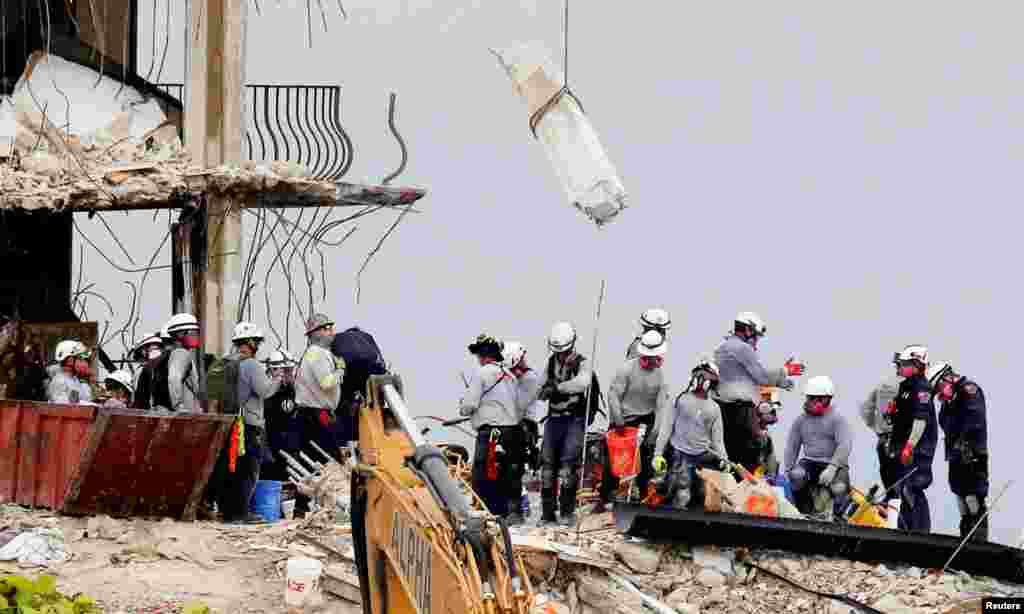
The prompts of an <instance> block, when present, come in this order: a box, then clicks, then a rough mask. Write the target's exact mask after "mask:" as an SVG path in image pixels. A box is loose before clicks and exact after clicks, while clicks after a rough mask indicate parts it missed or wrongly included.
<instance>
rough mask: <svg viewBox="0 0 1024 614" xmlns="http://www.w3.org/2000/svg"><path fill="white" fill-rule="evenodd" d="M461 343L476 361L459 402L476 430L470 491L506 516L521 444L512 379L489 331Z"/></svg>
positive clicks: (515, 491)
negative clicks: (476, 366)
mask: <svg viewBox="0 0 1024 614" xmlns="http://www.w3.org/2000/svg"><path fill="white" fill-rule="evenodd" d="M467 349H468V350H469V353H470V354H473V355H474V356H475V357H476V359H477V362H478V363H479V365H480V368H479V369H477V371H476V372H475V373H474V374H473V376H472V378H470V380H469V387H468V388H467V389H466V394H465V396H463V397H462V400H461V401H460V402H459V414H461V415H463V416H469V419H470V424H472V425H473V430H475V431H476V432H477V436H476V448H475V449H474V451H473V474H472V481H473V491H474V492H476V494H477V495H479V496H480V499H481V500H483V502H484V505H486V506H487V509H488V511H490V512H491V513H492V514H494V515H495V516H501V517H506V516H508V515H509V514H510V513H511V514H517V513H518V509H519V496H520V494H521V491H522V481H521V480H522V473H521V471H522V466H523V456H524V452H525V447H526V437H525V435H524V433H523V428H522V426H521V424H520V422H521V421H522V413H521V412H520V410H519V406H518V405H519V398H518V394H519V392H518V382H517V381H516V377H515V375H512V373H511V372H510V371H509V370H508V369H506V368H505V367H504V366H502V362H503V361H504V356H503V355H502V349H504V346H503V344H502V343H501V342H499V341H498V340H497V339H495V338H494V337H491V336H490V335H487V334H481V335H479V336H478V337H477V338H476V340H475V341H474V342H473V343H471V344H469V346H468V348H467ZM517 476H518V479H516V478H517ZM513 520H517V519H516V518H513Z"/></svg>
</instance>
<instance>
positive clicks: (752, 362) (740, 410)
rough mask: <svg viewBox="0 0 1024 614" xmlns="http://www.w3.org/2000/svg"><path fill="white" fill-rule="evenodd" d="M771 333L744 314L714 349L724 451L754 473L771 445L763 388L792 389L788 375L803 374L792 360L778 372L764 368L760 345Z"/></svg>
mask: <svg viewBox="0 0 1024 614" xmlns="http://www.w3.org/2000/svg"><path fill="white" fill-rule="evenodd" d="M767 332H768V328H767V327H766V326H765V325H764V322H763V321H762V320H761V317H760V316H758V315H757V314H756V313H753V312H750V311H745V312H743V313H740V314H739V315H737V316H736V320H735V322H734V324H733V333H732V334H731V335H730V336H728V337H726V338H725V340H724V341H723V342H722V343H720V344H719V345H718V347H717V348H716V349H715V355H714V361H715V364H717V365H718V370H719V384H718V393H717V396H716V398H715V400H716V401H717V402H718V405H719V407H721V408H722V420H723V421H724V424H725V448H726V450H728V452H729V458H730V459H731V460H732V461H733V462H735V463H739V464H741V465H743V466H744V467H746V468H747V469H748V470H751V471H753V470H754V468H755V467H756V466H757V465H758V463H759V462H760V458H761V450H762V449H763V448H765V447H767V445H768V432H767V431H766V430H765V429H764V428H763V427H762V426H761V419H760V415H759V414H758V412H757V406H758V404H759V403H760V401H761V390H760V386H777V387H779V388H782V389H784V390H789V389H791V388H792V387H793V382H791V381H790V380H789V379H787V378H788V377H789V376H799V375H801V374H802V373H803V365H802V364H801V363H799V362H797V361H796V360H795V359H790V360H789V361H788V362H786V364H785V365H784V366H783V367H781V368H778V369H771V370H769V369H765V368H764V367H763V366H762V365H761V360H760V359H759V358H758V356H757V344H758V342H759V341H760V340H761V338H762V337H764V335H765V334H766V333H767Z"/></svg>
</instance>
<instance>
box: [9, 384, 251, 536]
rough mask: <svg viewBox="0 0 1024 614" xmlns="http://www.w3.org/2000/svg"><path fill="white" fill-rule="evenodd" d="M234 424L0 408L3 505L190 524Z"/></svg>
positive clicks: (118, 412) (105, 411)
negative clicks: (168, 519) (168, 518)
mask: <svg viewBox="0 0 1024 614" xmlns="http://www.w3.org/2000/svg"><path fill="white" fill-rule="evenodd" d="M12 405H13V407H12ZM55 416H56V417H59V418H54V417H55ZM76 418H77V421H76ZM232 419H233V417H232V416H222V415H216V414H167V413H162V412H140V411H134V410H128V409H109V408H100V407H86V406H77V405H46V404H41V403H31V402H16V401H0V446H2V447H0V502H3V501H13V502H16V503H21V504H23V505H33V506H40V507H49V508H51V509H57V510H60V511H62V512H65V513H68V514H97V513H104V514H110V515H111V516H132V515H143V516H171V517H175V518H182V519H185V520H191V519H193V518H194V517H195V512H196V508H197V506H198V503H199V500H200V498H201V497H202V493H203V490H204V489H205V487H206V484H207V482H208V481H209V479H210V474H211V473H212V472H213V467H214V464H215V462H216V460H217V456H218V455H219V454H220V450H221V448H222V447H223V445H224V442H225V440H226V438H227V433H228V430H229V429H230V427H231V421H232ZM57 420H59V422H58V421H57ZM44 427H45V428H44ZM33 429H35V430H33ZM41 433H51V434H48V435H45V436H44V435H42V434H41ZM44 442H45V444H44ZM12 443H13V444H16V445H11V444H12ZM12 449H13V452H12ZM26 461H29V462H31V463H32V464H34V465H35V468H34V469H28V468H26V467H25V464H26ZM23 476H24V477H23ZM36 476H41V477H36ZM8 484H12V486H10V487H9V486H7V485H8ZM5 489H6V490H5ZM7 492H11V493H13V494H12V496H9V497H5V494H6V493H7Z"/></svg>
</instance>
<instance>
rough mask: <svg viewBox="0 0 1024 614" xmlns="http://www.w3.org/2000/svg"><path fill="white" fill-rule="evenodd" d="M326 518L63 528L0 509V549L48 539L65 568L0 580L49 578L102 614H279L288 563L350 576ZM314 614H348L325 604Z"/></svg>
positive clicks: (18, 568) (58, 522) (339, 539)
mask: <svg viewBox="0 0 1024 614" xmlns="http://www.w3.org/2000/svg"><path fill="white" fill-rule="evenodd" d="M335 515H336V511H335V510H328V509H324V510H321V511H320V512H317V513H315V514H313V515H311V516H310V517H308V518H307V519H303V520H286V521H281V522H278V523H273V524H265V525H224V524H219V523H213V522H194V523H182V522H175V521H173V520H170V519H163V520H143V519H113V518H110V517H108V516H95V517H88V518H71V517H65V516H60V515H58V514H55V513H52V512H48V511H44V510H28V509H25V508H21V507H19V506H11V505H7V506H0V548H2V547H3V546H4V545H5V543H10V540H12V539H14V537H16V536H17V535H19V534H21V533H23V532H27V531H31V530H33V529H38V528H43V529H50V530H53V531H54V532H56V533H58V534H59V535H60V536H61V539H62V541H63V545H64V548H65V549H66V551H67V552H68V553H69V555H70V556H69V558H68V559H67V560H65V561H61V560H55V561H50V562H47V563H44V564H43V565H36V564H32V563H29V562H25V563H19V562H17V561H0V574H5V573H16V574H21V575H29V576H35V575H36V574H39V573H47V574H51V575H54V576H55V577H56V578H57V584H58V587H59V588H60V590H62V591H63V592H65V593H67V594H74V593H78V592H82V593H84V594H87V595H89V596H91V597H93V598H94V599H96V600H97V602H98V603H99V605H100V606H101V607H102V608H103V611H105V612H111V613H118V612H120V613H124V614H141V613H144V612H145V613H155V612H162V613H172V612H180V611H181V610H182V607H183V606H184V605H185V604H186V603H188V602H190V601H195V600H200V601H202V602H203V603H205V604H207V605H208V606H209V607H210V608H212V609H214V610H215V611H217V612H221V613H224V614H234V613H242V612H246V613H258V612H268V613H269V612H275V613H277V612H282V611H284V587H285V581H284V574H285V570H284V566H285V561H286V560H287V559H288V558H289V557H312V558H316V559H319V560H321V561H323V562H324V565H325V568H326V569H327V570H328V571H331V570H333V569H340V570H341V571H343V572H348V573H351V572H352V571H353V570H352V558H353V551H352V545H351V536H350V534H349V530H348V527H347V526H342V525H337V524H336V523H335ZM325 597H327V599H326V603H325V604H324V609H323V610H322V611H323V612H327V613H331V612H338V613H349V612H353V613H354V612H358V611H359V609H358V606H357V605H356V604H353V603H351V602H346V601H344V600H341V599H337V598H334V597H333V596H331V595H330V594H326V595H325Z"/></svg>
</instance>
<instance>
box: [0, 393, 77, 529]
mask: <svg viewBox="0 0 1024 614" xmlns="http://www.w3.org/2000/svg"><path fill="white" fill-rule="evenodd" d="M96 410H97V408H96V407H88V406H82V405H47V404H44V403H34V402H31V401H13V400H2V401H0V503H18V504H20V505H27V506H31V507H48V508H50V509H59V508H60V506H61V504H62V503H63V501H64V494H65V492H66V490H67V486H68V483H69V482H70V480H71V478H72V476H73V475H75V472H76V471H77V470H78V464H79V459H80V457H81V451H82V449H83V448H84V447H85V443H86V436H87V433H88V431H89V427H90V425H91V424H92V422H93V418H94V417H95V415H96Z"/></svg>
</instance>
